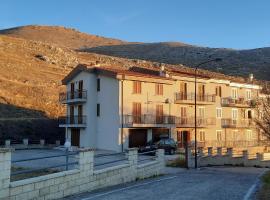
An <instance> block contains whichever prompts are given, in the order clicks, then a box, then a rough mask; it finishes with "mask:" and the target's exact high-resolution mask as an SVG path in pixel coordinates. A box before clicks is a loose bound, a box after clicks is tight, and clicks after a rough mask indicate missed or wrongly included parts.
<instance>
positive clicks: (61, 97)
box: [59, 90, 87, 102]
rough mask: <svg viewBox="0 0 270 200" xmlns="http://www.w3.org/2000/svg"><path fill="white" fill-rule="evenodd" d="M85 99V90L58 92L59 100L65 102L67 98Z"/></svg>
mask: <svg viewBox="0 0 270 200" xmlns="http://www.w3.org/2000/svg"><path fill="white" fill-rule="evenodd" d="M86 99H87V91H86V90H76V91H73V92H71V91H68V92H62V93H60V94H59V101H60V102H65V101H69V100H86Z"/></svg>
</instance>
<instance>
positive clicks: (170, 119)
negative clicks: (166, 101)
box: [123, 114, 175, 125]
mask: <svg viewBox="0 0 270 200" xmlns="http://www.w3.org/2000/svg"><path fill="white" fill-rule="evenodd" d="M174 121H175V117H174V116H168V115H163V116H156V115H150V114H145V115H138V116H137V115H124V116H123V122H124V124H126V125H131V124H174Z"/></svg>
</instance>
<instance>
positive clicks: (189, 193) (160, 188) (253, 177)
mask: <svg viewBox="0 0 270 200" xmlns="http://www.w3.org/2000/svg"><path fill="white" fill-rule="evenodd" d="M265 171H266V169H263V168H243V167H211V168H210V167H209V168H202V169H200V170H183V169H182V170H179V172H177V173H175V174H169V175H165V176H161V177H158V178H155V179H148V180H144V181H137V182H134V183H130V184H125V185H120V186H115V187H111V188H107V189H103V190H99V191H96V192H91V193H84V194H81V195H77V196H71V197H68V198H65V200H71V199H72V200H90V199H91V200H121V199H134V200H149V199H159V200H163V199H164V200H175V199H180V200H181V199H183V200H210V199H213V200H247V199H250V196H252V195H250V194H252V192H253V191H254V189H255V188H256V187H255V183H256V182H258V176H260V175H261V174H262V173H263V172H265Z"/></svg>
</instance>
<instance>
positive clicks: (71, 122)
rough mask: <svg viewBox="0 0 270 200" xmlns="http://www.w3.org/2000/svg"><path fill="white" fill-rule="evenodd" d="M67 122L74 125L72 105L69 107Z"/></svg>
mask: <svg viewBox="0 0 270 200" xmlns="http://www.w3.org/2000/svg"><path fill="white" fill-rule="evenodd" d="M69 120H70V124H74V106H73V105H71V106H70V107H69Z"/></svg>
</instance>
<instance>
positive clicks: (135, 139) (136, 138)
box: [129, 129, 147, 148]
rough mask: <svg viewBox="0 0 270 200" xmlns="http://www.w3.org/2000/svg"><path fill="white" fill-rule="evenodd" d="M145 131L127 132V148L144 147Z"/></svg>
mask: <svg viewBox="0 0 270 200" xmlns="http://www.w3.org/2000/svg"><path fill="white" fill-rule="evenodd" d="M146 143H147V129H130V130H129V148H132V147H142V146H146Z"/></svg>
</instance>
